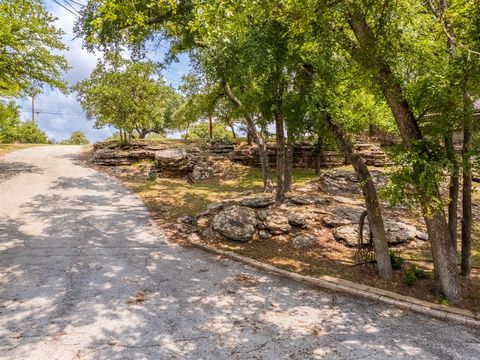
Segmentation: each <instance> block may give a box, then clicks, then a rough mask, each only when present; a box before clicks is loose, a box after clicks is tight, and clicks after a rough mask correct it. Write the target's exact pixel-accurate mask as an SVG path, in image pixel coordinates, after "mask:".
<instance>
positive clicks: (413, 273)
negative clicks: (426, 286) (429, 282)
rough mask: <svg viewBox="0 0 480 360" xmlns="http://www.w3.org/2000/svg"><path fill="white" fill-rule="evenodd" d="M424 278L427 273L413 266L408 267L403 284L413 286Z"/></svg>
mask: <svg viewBox="0 0 480 360" xmlns="http://www.w3.org/2000/svg"><path fill="white" fill-rule="evenodd" d="M424 277H425V272H424V271H423V270H422V269H419V268H417V267H416V266H415V265H413V264H412V265H410V266H409V267H408V269H407V271H405V276H404V278H403V282H404V283H405V284H406V285H408V286H413V285H415V284H416V283H417V282H418V280H419V279H421V278H424Z"/></svg>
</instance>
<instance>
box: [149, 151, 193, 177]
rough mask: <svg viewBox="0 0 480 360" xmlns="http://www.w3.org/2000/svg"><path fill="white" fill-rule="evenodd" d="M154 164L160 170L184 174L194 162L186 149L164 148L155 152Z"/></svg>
mask: <svg viewBox="0 0 480 360" xmlns="http://www.w3.org/2000/svg"><path fill="white" fill-rule="evenodd" d="M155 164H156V165H157V168H158V169H159V170H160V171H161V172H167V173H172V174H185V173H189V172H191V171H192V169H193V167H194V165H195V163H194V161H192V157H191V155H190V154H189V153H188V151H187V150H186V149H165V150H159V151H157V152H155Z"/></svg>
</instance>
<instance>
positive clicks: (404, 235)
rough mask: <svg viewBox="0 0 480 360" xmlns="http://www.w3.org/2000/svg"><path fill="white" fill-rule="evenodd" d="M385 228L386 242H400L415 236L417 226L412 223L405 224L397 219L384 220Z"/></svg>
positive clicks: (393, 243)
mask: <svg viewBox="0 0 480 360" xmlns="http://www.w3.org/2000/svg"><path fill="white" fill-rule="evenodd" d="M385 230H386V232H387V239H388V243H389V244H392V245H395V244H402V243H405V242H408V241H411V240H413V239H415V237H416V236H417V233H418V231H417V228H416V227H415V226H413V225H409V224H405V223H403V222H399V221H389V220H387V221H386V222H385Z"/></svg>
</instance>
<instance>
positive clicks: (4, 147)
mask: <svg viewBox="0 0 480 360" xmlns="http://www.w3.org/2000/svg"><path fill="white" fill-rule="evenodd" d="M47 145H49V144H0V156H2V155H5V154H8V153H11V152H14V151H17V150H22V149H28V148H31V147H34V146H47Z"/></svg>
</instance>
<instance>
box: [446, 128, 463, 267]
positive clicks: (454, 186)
mask: <svg viewBox="0 0 480 360" xmlns="http://www.w3.org/2000/svg"><path fill="white" fill-rule="evenodd" d="M445 148H446V150H447V156H448V159H449V161H450V163H451V164H452V171H451V174H450V184H449V188H448V193H449V199H450V202H449V203H448V229H449V231H450V237H451V247H452V251H453V252H454V253H455V258H456V257H457V238H458V233H457V227H458V220H457V215H458V192H459V188H460V179H459V167H458V161H457V159H456V158H455V147H454V145H453V136H452V135H448V136H447V137H445Z"/></svg>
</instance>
